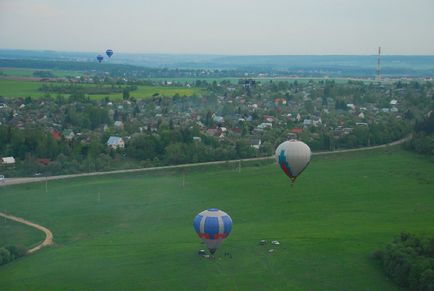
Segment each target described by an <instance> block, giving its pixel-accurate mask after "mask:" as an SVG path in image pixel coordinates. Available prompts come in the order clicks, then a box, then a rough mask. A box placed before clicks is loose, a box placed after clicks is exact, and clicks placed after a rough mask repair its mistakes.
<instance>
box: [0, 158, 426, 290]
mask: <svg viewBox="0 0 434 291" xmlns="http://www.w3.org/2000/svg"><path fill="white" fill-rule="evenodd" d="M433 177H434V168H433V166H432V163H429V162H427V161H425V160H424V159H423V158H421V157H419V156H416V155H413V154H410V153H407V152H402V151H390V152H388V151H377V152H366V153H353V154H346V155H340V156H328V157H325V156H324V157H314V160H313V161H312V163H311V165H310V166H309V169H308V170H307V171H306V172H305V173H303V176H302V177H301V178H300V179H299V180H298V181H297V184H296V185H295V187H294V188H291V187H290V186H289V183H288V180H287V179H286V178H285V176H284V175H283V174H282V173H280V171H278V169H277V168H276V166H274V165H268V166H262V167H251V168H244V169H243V170H242V172H241V173H240V174H239V173H237V172H236V171H234V170H231V169H226V170H225V169H215V168H209V169H207V170H205V171H200V172H199V171H197V172H191V173H189V174H188V175H187V177H186V186H185V187H184V188H182V187H181V183H182V179H181V176H180V174H179V173H176V172H173V173H169V174H167V173H166V175H165V174H164V173H160V174H153V175H150V174H136V175H131V174H130V175H125V176H119V175H118V176H104V177H93V178H81V179H74V180H66V181H53V182H50V184H49V191H48V193H45V188H44V185H43V184H33V185H21V186H14V187H6V188H0V205H7V207H8V211H9V212H10V213H13V214H15V215H17V216H22V217H25V218H27V219H29V220H33V221H35V222H39V223H41V224H43V225H45V226H47V227H49V228H50V229H51V230H52V231H53V233H54V237H55V242H56V247H53V248H49V249H45V250H43V251H41V252H39V253H37V254H35V255H32V256H29V257H26V258H24V259H21V260H18V261H16V262H14V263H11V264H8V265H6V266H3V267H0V285H2V286H5V287H6V289H7V290H14V289H25V288H30V287H31V289H32V290H47V289H54V288H55V289H75V290H92V289H93V290H95V289H99V290H119V289H123V290H124V289H136V290H137V289H144V288H146V289H149V290H167V289H185V290H195V289H199V288H201V289H207V290H214V289H220V290H236V289H245V290H271V289H280V290H306V289H311V290H319V289H334V290H336V289H337V290H394V289H396V287H395V286H394V285H392V283H390V282H389V281H388V280H386V278H385V277H384V276H383V274H382V272H381V271H380V269H379V268H378V267H377V266H376V265H375V264H374V263H373V262H372V261H371V259H370V258H369V256H370V254H371V253H372V251H374V250H376V249H378V248H381V247H382V246H384V245H385V244H386V243H388V242H389V241H390V240H391V239H392V238H393V237H394V236H395V235H396V234H398V233H399V232H401V231H411V232H416V233H419V232H429V233H433V232H434V225H433V224H432V221H434V211H432V205H433V204H434V190H433V183H434V181H433ZM98 193H101V194H100V197H101V200H100V201H98V196H99V195H98ZM208 207H218V208H221V209H223V210H225V211H227V212H228V213H229V214H230V215H231V216H232V219H233V221H234V229H233V232H232V234H231V236H230V237H229V238H228V239H227V241H226V242H225V243H224V244H223V245H222V247H221V249H220V250H219V251H218V255H217V259H216V260H215V261H208V260H205V259H202V258H200V257H198V256H197V255H196V252H197V250H198V249H199V248H203V245H201V244H200V243H199V239H198V238H197V237H196V236H195V234H194V231H193V228H192V220H193V218H194V216H195V215H196V213H198V212H199V211H201V210H203V209H205V208H208ZM260 239H267V240H271V239H278V240H280V242H281V246H280V248H278V249H277V250H276V251H275V253H273V254H272V255H270V254H269V253H268V252H267V250H268V248H269V247H270V246H266V247H263V246H259V245H258V241H259V240H260ZM227 251H228V252H231V253H232V254H233V258H232V259H229V258H227V257H224V256H223V253H224V252H227Z"/></svg>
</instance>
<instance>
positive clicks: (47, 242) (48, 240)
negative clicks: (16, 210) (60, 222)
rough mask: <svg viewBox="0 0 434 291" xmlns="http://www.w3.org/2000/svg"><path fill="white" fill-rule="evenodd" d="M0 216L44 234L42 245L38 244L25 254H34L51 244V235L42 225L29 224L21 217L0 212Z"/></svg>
mask: <svg viewBox="0 0 434 291" xmlns="http://www.w3.org/2000/svg"><path fill="white" fill-rule="evenodd" d="M0 216H2V217H4V218H7V219H10V220H13V221H16V222H19V223H23V224H26V225H28V226H31V227H34V228H36V229H38V230H40V231H43V232H44V233H45V239H44V241H43V242H42V243H40V244H39V245H37V246H36V247H34V248H32V249H30V250H28V251H27V253H29V254H31V253H34V252H36V251H39V250H40V249H42V248H43V247H46V246H49V245H52V244H53V233H52V232H51V231H50V230H49V229H48V228H46V227H44V226H42V225H39V224H36V223H33V222H30V221H28V220H25V219H23V218H21V217H16V216H13V215H9V214H6V213H3V212H0Z"/></svg>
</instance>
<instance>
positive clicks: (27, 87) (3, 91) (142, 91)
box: [0, 78, 202, 100]
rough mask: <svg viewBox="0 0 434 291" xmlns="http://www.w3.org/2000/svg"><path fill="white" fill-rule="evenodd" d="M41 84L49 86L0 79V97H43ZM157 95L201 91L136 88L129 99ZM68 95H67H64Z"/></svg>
mask: <svg viewBox="0 0 434 291" xmlns="http://www.w3.org/2000/svg"><path fill="white" fill-rule="evenodd" d="M43 84H50V83H46V82H39V81H28V80H6V79H1V78H0V96H3V97H7V98H17V97H27V96H31V97H33V98H40V97H42V96H44V95H45V93H44V92H42V91H39V90H38V89H39V88H40V87H41V86H42V85H43ZM53 84H56V85H61V84H62V83H53ZM79 86H85V87H92V86H93V87H95V86H96V85H92V84H83V85H79ZM155 93H159V94H160V95H162V96H168V97H171V96H173V95H175V94H176V93H178V94H179V95H181V96H184V95H185V96H191V95H193V94H200V93H202V90H201V89H198V88H185V87H163V86H138V89H137V90H135V91H131V92H130V96H131V97H135V98H137V99H140V98H148V97H151V96H152V95H153V94H155ZM57 95H58V94H57V93H52V94H51V96H53V97H55V96H57ZM64 95H68V94H64ZM89 96H90V98H92V99H101V98H104V97H106V96H108V97H109V98H110V99H111V100H116V99H122V93H112V94H104V95H89Z"/></svg>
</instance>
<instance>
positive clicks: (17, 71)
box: [0, 67, 83, 78]
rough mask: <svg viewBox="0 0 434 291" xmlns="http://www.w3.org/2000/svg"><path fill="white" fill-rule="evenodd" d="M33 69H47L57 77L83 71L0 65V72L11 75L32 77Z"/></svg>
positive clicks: (74, 74) (79, 74)
mask: <svg viewBox="0 0 434 291" xmlns="http://www.w3.org/2000/svg"><path fill="white" fill-rule="evenodd" d="M35 71H49V72H51V73H53V74H54V76H56V77H57V78H63V77H66V76H77V75H78V76H81V75H83V72H80V71H66V70H48V69H34V68H5V67H0V72H3V73H5V74H6V75H7V76H13V77H34V76H33V72H35Z"/></svg>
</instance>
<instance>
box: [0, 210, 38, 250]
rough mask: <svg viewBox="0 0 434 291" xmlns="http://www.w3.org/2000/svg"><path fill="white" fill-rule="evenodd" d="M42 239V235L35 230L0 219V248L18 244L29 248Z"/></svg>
mask: <svg viewBox="0 0 434 291" xmlns="http://www.w3.org/2000/svg"><path fill="white" fill-rule="evenodd" d="M44 238H45V235H44V233H43V232H41V231H39V230H37V229H34V228H32V227H28V226H26V225H24V224H21V223H18V222H15V221H11V220H7V219H5V218H3V217H0V246H8V245H14V244H20V245H22V246H25V247H26V248H30V247H32V246H34V245H35V244H37V243H39V242H41V241H43V240H44Z"/></svg>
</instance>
